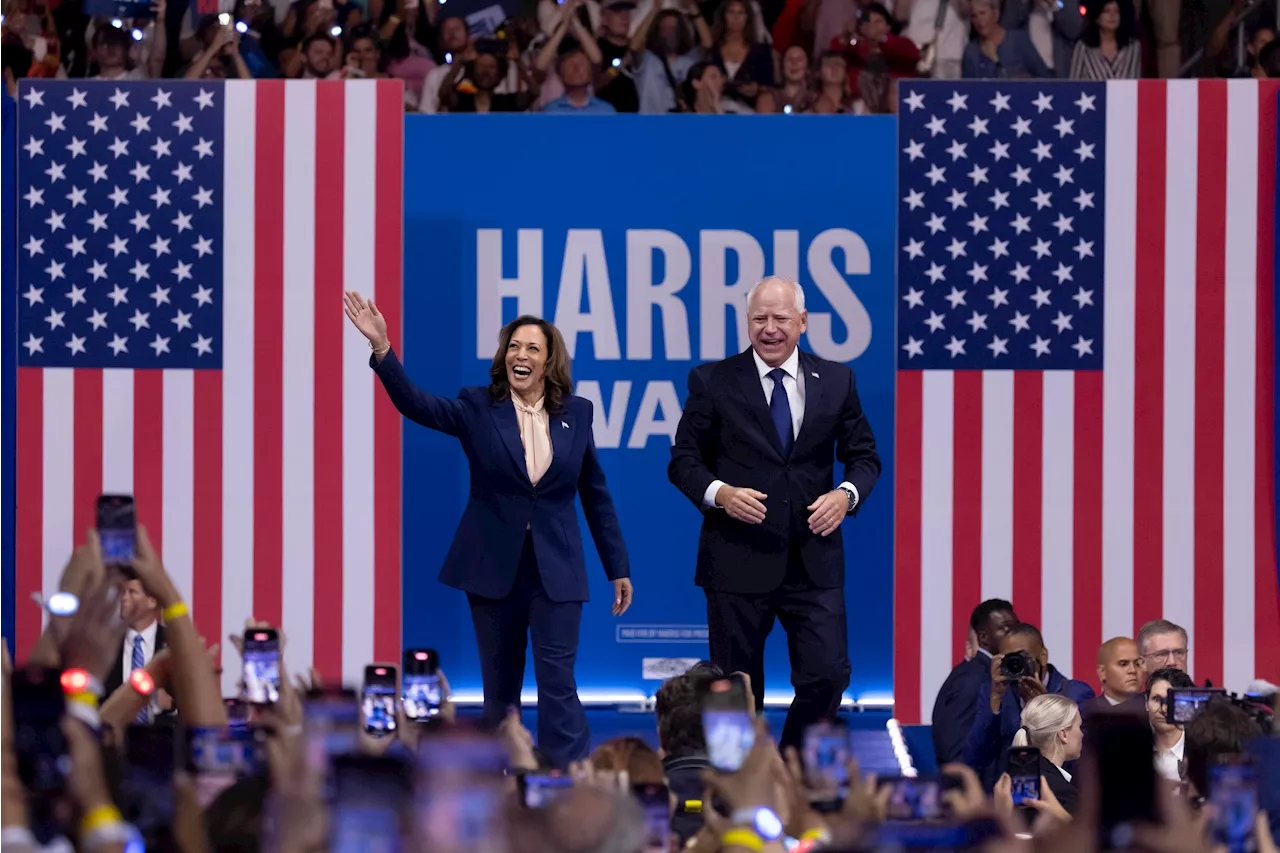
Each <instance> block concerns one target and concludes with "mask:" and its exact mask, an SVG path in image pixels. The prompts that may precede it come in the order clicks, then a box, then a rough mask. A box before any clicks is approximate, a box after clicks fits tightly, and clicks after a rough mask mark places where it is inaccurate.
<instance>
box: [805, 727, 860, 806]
mask: <svg viewBox="0 0 1280 853" xmlns="http://www.w3.org/2000/svg"><path fill="white" fill-rule="evenodd" d="M804 772H805V777H806V783H807V785H808V787H809V790H810V791H811V792H812V795H813V796H814V797H815V798H817V799H819V800H823V801H828V802H831V801H835V800H839V799H843V798H844V796H845V795H846V794H847V793H848V792H849V731H848V729H846V728H845V727H844V726H837V725H832V724H831V723H815V724H814V725H812V726H809V728H807V729H805V732H804Z"/></svg>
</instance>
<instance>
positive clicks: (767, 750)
mask: <svg viewBox="0 0 1280 853" xmlns="http://www.w3.org/2000/svg"><path fill="white" fill-rule="evenodd" d="M755 735H756V736H755V743H753V744H752V745H751V751H750V752H748V753H747V757H746V760H744V761H743V762H742V767H741V768H740V769H739V770H738V771H737V772H736V773H721V772H717V771H714V770H708V771H706V772H704V773H703V775H702V781H703V784H704V785H705V786H706V787H707V788H708V789H710V791H711V793H712V794H713V795H717V796H719V797H720V798H721V799H722V800H723V801H724V803H725V805H726V806H727V807H728V808H729V811H730V812H735V811H737V810H738V809H746V808H756V807H758V806H768V807H769V808H771V809H773V810H774V811H775V812H777V811H779V809H781V808H782V807H783V802H782V800H783V796H784V792H781V791H779V789H778V785H777V783H776V780H775V778H774V775H773V773H772V772H771V771H770V766H771V765H772V764H773V763H774V762H775V761H776V760H777V758H778V748H777V747H776V746H775V745H774V743H773V738H772V737H770V736H769V726H768V724H767V723H766V722H765V721H764V718H763V717H757V718H756V720H755Z"/></svg>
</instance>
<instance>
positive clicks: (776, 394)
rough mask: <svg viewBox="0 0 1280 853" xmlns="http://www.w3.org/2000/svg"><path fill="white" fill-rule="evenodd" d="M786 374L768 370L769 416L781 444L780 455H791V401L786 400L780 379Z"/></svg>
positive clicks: (785, 392)
mask: <svg viewBox="0 0 1280 853" xmlns="http://www.w3.org/2000/svg"><path fill="white" fill-rule="evenodd" d="M786 375H787V372H786V371H785V370H783V369H782V368H781V367H775V368H774V369H773V370H770V371H769V373H768V376H769V378H770V379H772V380H773V396H772V397H771V398H770V399H769V414H771V415H773V425H774V427H776V428H777V430H778V439H779V440H780V441H781V442H782V455H783V456H788V455H790V453H791V443H792V438H793V437H792V435H791V401H790V400H788V399H787V389H786V388H785V387H783V385H782V379H783V377H785V376H786Z"/></svg>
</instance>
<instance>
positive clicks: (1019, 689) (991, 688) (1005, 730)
mask: <svg viewBox="0 0 1280 853" xmlns="http://www.w3.org/2000/svg"><path fill="white" fill-rule="evenodd" d="M1046 693H1056V694H1060V695H1062V696H1066V697H1067V698H1068V699H1071V700H1072V701H1073V702H1075V703H1076V704H1077V705H1079V704H1081V703H1083V702H1087V701H1088V700H1090V699H1092V698H1093V697H1094V692H1093V688H1092V687H1090V686H1089V685H1087V684H1085V683H1084V682H1083V681H1075V680H1073V679H1071V678H1069V677H1067V676H1065V675H1063V674H1062V673H1060V672H1058V671H1057V670H1056V669H1054V667H1053V666H1052V664H1050V663H1049V650H1048V649H1046V648H1045V645H1044V639H1043V638H1042V637H1041V636H1040V630H1039V629H1038V628H1036V627H1035V626H1034V625H1030V624H1028V623H1026V622H1022V623H1019V624H1018V625H1015V626H1014V627H1013V628H1012V629H1010V631H1009V633H1007V634H1006V635H1005V636H1004V637H1003V638H1002V639H1001V640H1000V654H998V655H996V656H995V657H993V658H992V659H991V683H990V684H984V685H982V688H981V689H980V690H979V691H978V700H977V703H976V705H975V707H974V718H973V725H972V727H970V729H969V739H968V741H967V742H966V743H965V747H964V763H965V764H968V765H969V766H970V767H972V768H973V769H974V770H975V771H977V773H978V776H979V777H981V779H982V781H983V784H984V785H985V786H986V787H987V789H988V790H990V789H991V788H992V787H993V786H994V785H995V781H996V779H997V778H998V777H999V776H1000V774H1001V773H1003V772H1004V765H1005V760H1006V759H1005V752H1006V751H1007V750H1008V748H1009V746H1010V745H1011V744H1012V743H1013V736H1014V735H1015V734H1016V733H1017V731H1018V729H1020V728H1021V727H1022V709H1023V707H1024V706H1025V705H1026V704H1027V703H1028V702H1030V701H1031V700H1032V699H1034V698H1035V697H1037V696H1043V695H1045V694H1046Z"/></svg>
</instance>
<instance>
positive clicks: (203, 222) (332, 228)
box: [15, 81, 403, 690]
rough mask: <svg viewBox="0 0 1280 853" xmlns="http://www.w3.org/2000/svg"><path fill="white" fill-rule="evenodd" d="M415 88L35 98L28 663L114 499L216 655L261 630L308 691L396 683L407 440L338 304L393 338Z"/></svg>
mask: <svg viewBox="0 0 1280 853" xmlns="http://www.w3.org/2000/svg"><path fill="white" fill-rule="evenodd" d="M400 87H401V83H400V82H399V81H349V82H341V81H324V82H317V81H289V82H284V81H264V82H254V81H232V82H225V83H213V82H199V83H196V82H191V83H187V82H179V81H151V82H123V83H106V82H88V81H38V82H28V81H24V82H23V85H22V89H21V92H20V95H19V116H18V132H19V140H18V145H19V151H18V158H19V165H18V171H19V175H18V183H19V186H18V195H19V225H18V243H19V261H18V288H17V289H18V293H19V300H18V342H19V345H20V346H19V352H18V358H19V366H18V379H17V382H18V389H17V407H18V409H17V421H18V425H17V447H18V450H17V471H16V477H17V493H18V498H17V506H16V515H17V523H16V528H17V531H16V533H17V535H16V553H15V562H16V569H15V573H16V606H15V622H16V633H17V636H16V642H17V650H18V655H19V656H22V655H24V654H25V653H26V651H28V650H29V649H30V648H31V646H32V644H33V643H34V641H35V639H36V638H37V636H38V634H39V632H40V629H41V612H40V610H39V608H38V607H37V606H36V605H34V604H33V603H31V600H30V599H31V594H32V593H34V592H41V591H43V592H46V593H47V592H48V591H50V590H53V589H54V588H55V586H56V584H57V582H58V578H59V576H60V574H61V572H62V568H63V566H64V564H65V563H66V560H67V558H68V556H69V555H70V553H71V550H72V548H73V547H74V546H75V545H76V544H78V543H80V542H83V540H84V533H85V530H86V529H87V528H89V527H92V526H93V524H94V509H95V498H96V496H97V495H98V494H99V493H102V492H107V493H130V494H133V495H134V496H135V499H136V502H137V511H138V518H139V522H140V523H142V524H145V525H146V526H147V528H148V531H149V533H150V535H151V539H152V541H153V543H155V544H156V545H157V546H158V547H159V549H160V553H161V555H162V556H163V559H164V562H165V565H166V567H167V568H168V570H169V572H170V573H171V574H172V575H173V576H174V578H175V579H176V580H177V583H178V585H179V587H180V589H181V590H183V592H184V594H185V595H186V596H187V597H188V601H189V603H190V606H191V609H192V612H193V615H194V618H195V621H196V624H197V627H198V628H199V629H200V631H201V632H202V633H203V634H204V635H205V637H206V638H207V639H208V641H209V642H214V641H222V642H223V643H224V645H225V641H226V637H227V635H228V634H238V633H240V632H241V631H242V630H243V625H244V620H245V618H246V617H248V616H250V615H252V616H254V617H256V618H257V619H261V620H266V621H268V622H271V623H273V624H277V625H280V626H282V628H283V630H284V631H285V632H286V634H287V636H288V645H287V648H286V658H287V660H288V662H289V664H290V666H291V667H292V668H293V669H294V671H299V670H301V669H303V668H305V667H308V666H312V665H314V666H316V667H317V668H319V669H320V671H321V672H322V673H324V674H325V675H326V676H327V677H328V678H329V679H331V680H337V679H339V678H344V679H346V680H347V681H357V680H358V679H359V678H360V675H361V672H362V668H363V666H364V664H365V663H367V662H369V661H371V660H374V659H380V660H396V659H398V657H399V651H400V548H401V538H400V480H401V474H400V423H399V415H398V414H397V413H396V411H395V410H394V408H393V407H392V406H391V404H390V402H389V401H388V400H387V398H386V396H385V395H384V394H381V393H375V390H376V389H375V387H374V385H375V383H376V378H375V377H374V376H373V373H372V371H371V370H369V368H368V366H367V364H366V361H367V357H368V348H367V347H366V346H365V345H364V342H363V338H361V337H360V335H359V333H358V332H356V331H355V330H354V329H351V328H349V326H348V323H347V321H346V319H345V318H344V317H343V314H342V310H341V300H342V291H343V288H344V287H346V288H352V289H355V290H359V291H361V292H362V293H369V294H373V296H374V297H375V298H376V299H377V302H378V306H379V308H380V309H381V310H382V312H383V313H384V314H386V315H387V320H388V323H389V325H390V327H391V334H392V336H393V337H394V338H398V337H399V324H400V320H401V233H402V222H401V219H402V213H401V211H402V191H403V190H402V187H403V183H402V173H403V150H402V149H403V144H402V141H403V111H402V109H403V108H402V105H401V88H400ZM228 663H229V664H233V663H237V662H234V661H229V662H228ZM237 676H238V666H234V665H229V666H228V667H227V668H226V672H225V674H224V687H225V688H226V689H228V690H230V689H231V687H232V686H233V685H234V682H235V679H236V677H237Z"/></svg>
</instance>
